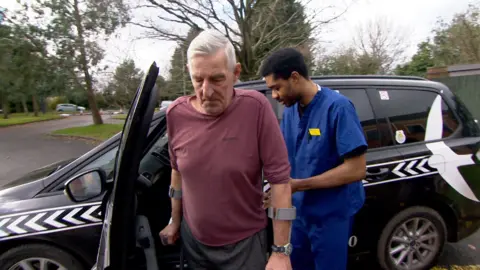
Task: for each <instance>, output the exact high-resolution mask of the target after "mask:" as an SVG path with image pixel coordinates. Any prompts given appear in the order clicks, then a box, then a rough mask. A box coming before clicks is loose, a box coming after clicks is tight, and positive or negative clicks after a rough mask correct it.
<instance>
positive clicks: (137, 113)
mask: <svg viewBox="0 0 480 270" xmlns="http://www.w3.org/2000/svg"><path fill="white" fill-rule="evenodd" d="M158 73H159V69H158V67H157V65H156V63H155V62H153V64H152V65H151V66H150V69H149V70H148V72H147V74H146V75H145V77H144V78H143V80H142V82H141V83H140V86H139V87H138V89H137V93H136V95H135V98H134V100H133V101H132V104H131V107H130V110H129V112H128V115H127V118H126V121H125V124H124V127H123V133H122V137H121V140H120V146H119V149H118V153H117V158H116V161H115V175H114V182H113V188H112V189H111V192H109V193H107V195H106V196H109V197H108V198H105V200H107V203H106V207H105V218H104V221H103V228H102V235H101V238H100V243H99V250H98V256H97V262H96V265H95V266H94V267H93V269H98V270H100V269H108V270H121V269H122V270H127V269H128V270H132V269H137V267H136V266H135V262H134V261H132V258H134V257H135V256H134V253H135V252H136V249H135V246H136V233H135V232H136V230H135V212H136V190H137V188H138V185H142V181H141V180H142V178H141V177H139V174H138V168H139V164H140V160H141V159H142V154H143V150H144V149H145V147H146V139H147V135H148V131H149V128H150V122H151V121H152V118H153V113H154V111H155V104H156V101H157V94H158V90H157V87H156V85H155V82H156V80H157V77H158Z"/></svg>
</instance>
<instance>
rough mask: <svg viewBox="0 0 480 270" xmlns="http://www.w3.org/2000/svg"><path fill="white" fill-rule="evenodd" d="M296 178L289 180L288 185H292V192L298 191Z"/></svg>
mask: <svg viewBox="0 0 480 270" xmlns="http://www.w3.org/2000/svg"><path fill="white" fill-rule="evenodd" d="M298 181H299V180H298V179H293V178H292V180H290V185H291V187H292V194H293V193H295V192H297V191H298Z"/></svg>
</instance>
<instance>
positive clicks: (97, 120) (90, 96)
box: [73, 0, 103, 125]
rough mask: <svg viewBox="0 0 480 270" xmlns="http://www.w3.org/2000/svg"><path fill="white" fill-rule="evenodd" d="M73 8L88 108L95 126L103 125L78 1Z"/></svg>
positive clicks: (75, 1) (74, 2) (75, 0)
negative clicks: (96, 99)
mask: <svg viewBox="0 0 480 270" xmlns="http://www.w3.org/2000/svg"><path fill="white" fill-rule="evenodd" d="M73 8H74V11H73V13H74V17H75V27H76V28H77V32H78V44H77V45H78V46H79V49H80V59H79V62H80V66H81V70H82V71H83V74H84V76H85V84H86V85H87V88H86V89H85V90H86V91H87V100H88V106H89V107H90V111H91V112H92V118H93V123H94V124H95V125H101V124H103V120H102V116H101V115H100V112H99V111H98V107H97V102H96V101H95V93H94V92H93V86H92V77H91V75H90V72H89V70H88V62H87V51H86V49H85V40H84V38H83V26H82V17H81V16H80V11H79V9H78V0H74V1H73Z"/></svg>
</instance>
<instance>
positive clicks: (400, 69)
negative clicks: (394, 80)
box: [394, 40, 435, 77]
mask: <svg viewBox="0 0 480 270" xmlns="http://www.w3.org/2000/svg"><path fill="white" fill-rule="evenodd" d="M434 62H435V61H434V58H433V52H432V44H430V42H429V40H427V41H424V42H421V43H420V44H418V49H417V52H416V53H415V54H414V55H413V56H412V59H411V60H410V61H409V62H407V63H405V64H403V65H398V66H397V67H396V68H395V72H394V73H395V74H397V75H407V76H420V77H425V76H426V75H427V69H428V68H429V67H433V66H434V65H435V63H434Z"/></svg>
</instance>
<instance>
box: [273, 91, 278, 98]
mask: <svg viewBox="0 0 480 270" xmlns="http://www.w3.org/2000/svg"><path fill="white" fill-rule="evenodd" d="M272 98H273V99H277V98H278V93H277V91H272Z"/></svg>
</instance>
